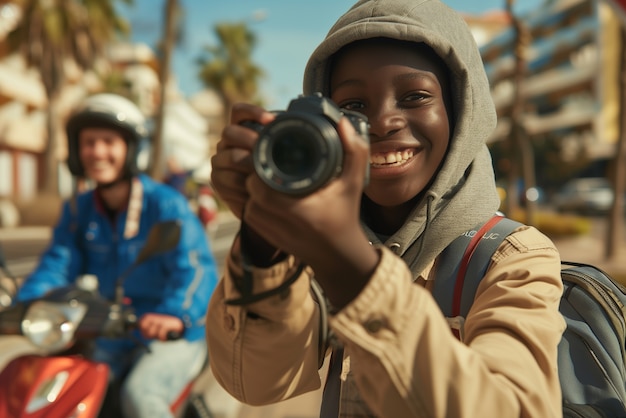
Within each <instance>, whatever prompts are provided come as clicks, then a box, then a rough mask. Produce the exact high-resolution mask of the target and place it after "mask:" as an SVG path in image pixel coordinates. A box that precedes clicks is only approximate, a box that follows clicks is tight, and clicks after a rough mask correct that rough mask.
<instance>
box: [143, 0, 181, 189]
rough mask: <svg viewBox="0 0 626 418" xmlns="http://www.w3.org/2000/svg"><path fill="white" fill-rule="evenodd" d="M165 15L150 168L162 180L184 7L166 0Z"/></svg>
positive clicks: (174, 0)
mask: <svg viewBox="0 0 626 418" xmlns="http://www.w3.org/2000/svg"><path fill="white" fill-rule="evenodd" d="M163 12H164V13H163V15H164V28H163V38H162V40H161V45H160V50H161V51H160V52H161V58H160V71H159V81H160V85H161V90H160V92H159V106H158V110H157V114H156V118H155V129H154V135H153V138H152V140H153V145H154V147H153V150H154V151H153V154H152V158H153V163H152V167H151V170H150V174H151V176H152V177H154V178H156V179H159V180H161V179H162V178H163V175H164V173H163V168H164V164H163V161H161V160H162V159H163V155H162V154H163V124H164V122H165V108H166V102H167V94H166V92H167V84H168V81H169V78H170V61H171V57H172V53H173V52H174V46H175V44H176V42H177V40H179V39H180V35H181V34H180V29H181V25H180V23H181V16H182V9H181V6H180V4H179V2H178V0H166V2H165V8H164V10H163Z"/></svg>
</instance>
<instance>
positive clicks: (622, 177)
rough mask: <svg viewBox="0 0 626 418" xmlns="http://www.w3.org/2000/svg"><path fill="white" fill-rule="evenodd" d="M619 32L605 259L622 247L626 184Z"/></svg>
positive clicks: (625, 92) (624, 73) (625, 76)
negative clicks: (617, 111)
mask: <svg viewBox="0 0 626 418" xmlns="http://www.w3.org/2000/svg"><path fill="white" fill-rule="evenodd" d="M620 32H621V40H620V41H621V56H620V67H621V68H620V78H619V91H620V92H621V93H622V94H621V98H620V104H619V109H620V126H619V137H618V142H617V148H616V152H615V160H614V164H613V166H614V170H613V190H614V196H615V197H614V199H613V206H612V207H611V213H610V215H609V218H608V225H607V235H606V248H605V258H606V259H607V260H610V259H615V258H616V257H617V254H618V251H617V250H618V249H619V248H620V246H621V245H622V237H623V229H624V189H625V186H626V184H625V182H626V166H625V165H624V164H625V163H626V126H625V124H626V30H625V29H624V28H622V29H621V30H620Z"/></svg>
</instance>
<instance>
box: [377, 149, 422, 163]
mask: <svg viewBox="0 0 626 418" xmlns="http://www.w3.org/2000/svg"><path fill="white" fill-rule="evenodd" d="M411 157H413V151H412V150H404V151H396V152H388V153H386V154H380V153H379V154H374V155H372V156H370V164H379V165H380V164H395V163H403V162H405V161H407V160H409V159H410V158H411Z"/></svg>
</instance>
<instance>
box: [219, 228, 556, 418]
mask: <svg viewBox="0 0 626 418" xmlns="http://www.w3.org/2000/svg"><path fill="white" fill-rule="evenodd" d="M380 251H381V253H382V259H381V262H380V264H379V267H378V269H377V270H376V272H375V273H374V275H373V277H372V278H371V280H370V282H369V284H368V285H367V286H366V288H365V289H364V290H363V292H362V293H361V294H360V295H359V296H358V297H357V298H356V299H355V300H354V301H353V302H352V303H351V304H349V305H348V306H346V307H345V308H344V309H343V310H342V311H341V312H339V313H338V314H336V315H334V316H333V317H332V318H331V319H330V326H331V328H332V330H333V331H334V333H335V334H336V336H337V337H338V339H339V340H340V341H341V342H342V343H343V344H344V345H345V352H346V356H349V361H344V370H343V375H344V377H345V374H346V373H347V372H348V369H350V372H351V373H354V377H355V380H356V383H357V386H358V388H359V392H360V393H361V396H362V398H363V399H365V400H366V402H367V403H368V406H369V408H370V409H371V410H372V411H374V413H375V414H376V416H379V417H389V418H397V417H459V418H460V417H471V418H476V417H498V418H500V417H541V418H545V417H559V416H561V394H560V386H559V380H558V375H557V369H556V364H557V363H556V355H557V354H556V347H557V344H558V342H559V340H560V334H561V332H562V331H563V329H564V321H563V319H562V317H561V316H560V314H559V313H558V303H559V297H560V294H561V291H562V285H561V281H560V274H559V268H560V259H559V254H558V252H557V250H556V249H555V247H554V245H553V244H552V242H551V241H550V240H548V239H547V238H546V237H545V236H544V235H543V234H541V233H540V232H538V231H537V230H536V229H534V228H531V227H521V228H519V229H518V230H516V231H515V232H514V233H512V234H511V235H510V236H509V237H508V238H507V239H506V240H505V241H504V242H503V243H502V245H501V246H500V248H499V249H498V250H497V251H496V253H495V254H494V256H493V259H492V263H491V265H490V267H489V269H488V272H487V274H486V276H485V277H484V279H483V280H482V282H481V284H480V286H479V288H478V291H477V294H476V300H475V302H474V304H473V307H472V309H471V311H470V313H469V314H468V317H467V319H466V323H465V341H464V342H459V341H458V340H457V339H456V338H455V337H454V336H453V335H452V333H451V331H450V328H449V327H448V323H447V321H446V319H445V318H444V317H443V315H442V314H441V311H440V310H439V307H438V306H437V304H436V302H435V301H434V300H433V298H432V296H431V295H430V292H429V291H428V289H429V281H428V278H429V277H432V275H431V273H432V272H433V270H434V268H436V267H434V266H436V261H435V263H433V264H431V265H430V266H428V267H427V268H426V270H425V271H424V272H423V274H422V275H421V276H420V277H419V278H418V280H417V281H416V282H413V280H412V276H411V273H410V271H409V269H408V268H407V266H406V263H405V262H404V261H403V260H402V259H400V258H399V257H397V256H395V255H394V254H393V253H392V252H391V251H390V250H389V249H387V248H385V247H382V246H381V247H380ZM294 264H295V263H294V260H293V259H292V258H290V259H288V260H287V261H285V262H283V263H281V264H279V265H276V266H274V267H272V268H270V269H263V270H260V269H259V270H256V271H254V276H255V289H254V293H257V292H261V291H263V290H268V289H272V288H274V287H276V286H277V285H279V284H280V283H281V282H282V281H283V280H284V278H285V276H286V275H288V273H289V272H290V271H293V270H294V267H295V266H294ZM228 267H229V268H228V270H230V272H231V273H227V274H226V276H225V277H224V279H223V280H222V281H221V282H220V284H219V286H218V288H217V289H216V291H215V293H214V295H213V298H212V300H211V303H210V305H209V312H208V318H207V323H208V324H209V325H208V326H207V337H208V345H209V354H210V358H211V367H212V370H213V373H214V374H215V376H216V378H217V379H218V381H219V382H220V384H222V385H223V386H224V387H225V388H226V389H227V390H228V391H229V392H230V393H231V394H232V395H233V396H235V397H236V398H237V399H239V400H241V401H243V402H246V403H249V404H252V405H261V404H269V403H274V402H278V401H281V400H284V399H287V398H290V397H293V396H296V395H299V394H302V393H305V392H307V391H311V390H315V389H317V388H319V386H320V384H321V382H320V377H319V374H318V367H317V366H318V363H317V359H318V343H317V341H318V332H319V321H318V316H317V313H318V306H317V304H316V303H315V302H314V300H313V298H312V296H311V293H310V289H309V280H310V271H305V273H304V274H303V275H302V276H301V277H300V278H299V279H298V280H297V281H296V283H294V285H292V286H291V288H290V291H289V292H288V294H285V295H281V296H275V297H272V298H269V299H267V300H264V301H261V302H258V303H256V304H254V305H252V306H249V307H247V308H242V307H235V306H229V305H226V304H225V303H224V300H225V299H230V298H236V297H237V296H238V292H237V291H236V289H235V288H234V286H233V283H232V277H231V274H233V273H234V274H235V275H236V274H239V273H240V272H241V271H240V269H239V267H238V265H237V262H236V261H235V260H233V259H232V258H231V259H229V261H228ZM450 376H453V378H450ZM345 408H346V406H345V405H343V406H342V410H344V411H345ZM347 416H352V415H347Z"/></svg>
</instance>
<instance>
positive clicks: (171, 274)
mask: <svg viewBox="0 0 626 418" xmlns="http://www.w3.org/2000/svg"><path fill="white" fill-rule="evenodd" d="M132 189H133V192H131V196H134V198H133V197H131V202H130V203H129V206H128V208H127V209H126V210H124V211H123V212H121V213H119V214H118V215H117V217H116V219H115V220H114V221H113V222H112V221H111V220H110V219H109V217H108V216H107V215H106V213H105V211H104V210H103V208H102V205H101V204H100V201H99V199H98V197H97V195H96V194H95V193H94V192H93V191H88V192H86V193H83V194H80V195H79V196H78V197H77V199H76V201H75V208H72V205H71V204H70V202H66V203H65V204H64V206H63V210H62V214H61V219H60V220H59V222H58V224H57V225H56V226H55V228H54V233H53V237H52V242H51V244H50V245H49V247H48V248H47V250H46V251H45V253H44V254H43V256H42V257H41V260H40V262H39V265H38V267H37V268H36V269H35V271H34V272H33V273H32V274H31V275H30V276H29V277H28V278H27V279H26V280H25V283H24V284H23V286H22V287H21V289H20V290H19V293H18V295H17V299H18V300H28V299H33V298H37V297H40V296H42V295H43V294H45V293H46V292H48V291H49V290H51V289H53V288H56V287H60V286H65V285H67V284H69V283H71V282H73V281H74V280H75V279H76V277H77V276H78V275H80V274H95V275H96V276H97V277H98V281H99V286H100V293H101V294H102V295H103V296H104V297H106V298H108V299H110V300H113V298H114V294H115V283H116V281H117V279H118V278H119V277H120V276H121V275H122V273H123V272H124V271H125V269H126V268H127V267H128V266H130V265H131V264H132V263H133V260H134V259H135V258H136V256H137V254H138V253H139V251H140V249H141V248H142V246H143V245H144V244H145V242H146V238H147V236H148V232H149V230H150V227H151V226H152V225H154V224H156V223H158V222H159V221H165V220H174V219H176V220H180V221H182V231H181V239H180V242H179V244H178V246H177V247H176V248H175V249H173V250H171V251H169V252H166V253H164V254H162V255H157V256H155V257H152V258H150V259H148V260H147V261H145V262H143V263H142V264H139V265H138V266H137V267H136V268H135V269H134V270H132V272H131V273H130V274H129V276H128V277H127V278H126V280H125V282H124V292H125V296H126V297H127V298H129V299H130V303H131V305H132V306H133V308H134V309H135V312H136V314H137V317H141V315H142V314H144V313H147V312H155V313H162V314H169V315H173V316H176V317H178V318H180V319H182V320H183V323H184V324H185V327H186V330H185V334H184V338H186V339H188V340H190V341H193V340H197V339H200V338H204V320H205V314H206V309H207V305H208V302H209V299H210V297H211V294H212V293H213V290H214V288H215V286H216V284H217V271H216V264H215V260H214V258H213V255H212V253H211V251H210V248H209V243H208V239H207V236H206V234H205V231H204V228H203V227H202V225H201V223H200V222H199V220H198V218H197V217H196V215H195V214H194V213H193V212H192V211H191V210H190V208H189V205H188V203H187V201H186V200H185V198H184V197H183V196H182V195H181V194H180V193H179V192H177V191H176V190H175V189H173V188H171V187H169V186H166V185H163V184H160V183H157V182H155V181H154V180H152V179H151V178H149V177H148V176H145V175H140V176H138V177H136V178H135V179H134V180H133V186H132ZM133 202H134V204H133ZM133 206H134V208H136V209H134V210H133V209H131V207H133ZM129 213H130V215H129ZM134 219H136V220H137V221H138V223H135V222H133V220H134ZM134 226H138V228H136V227H134Z"/></svg>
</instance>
